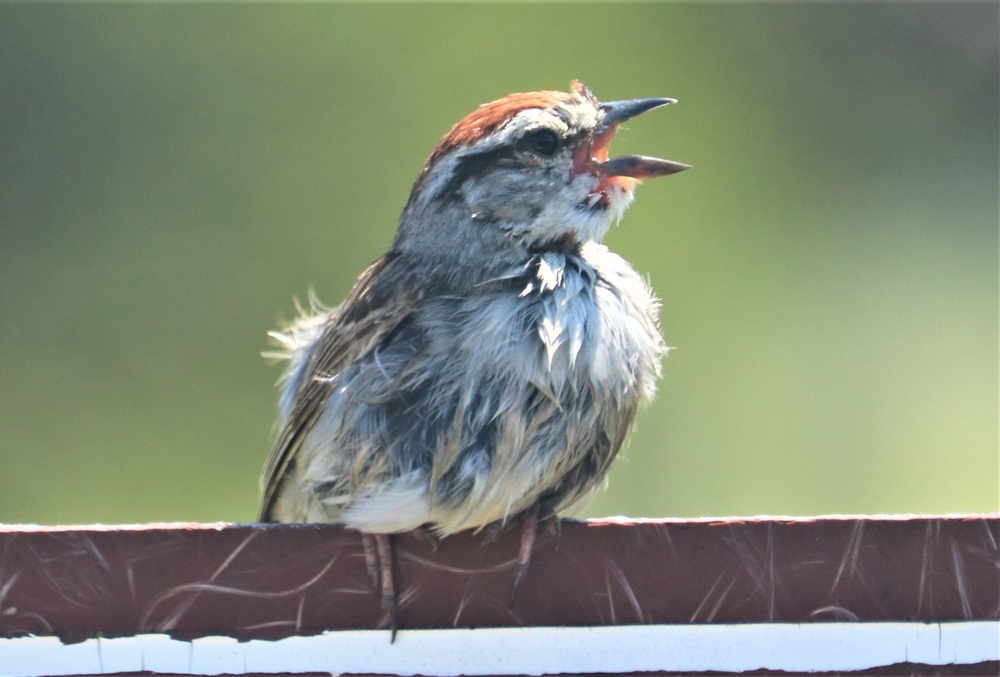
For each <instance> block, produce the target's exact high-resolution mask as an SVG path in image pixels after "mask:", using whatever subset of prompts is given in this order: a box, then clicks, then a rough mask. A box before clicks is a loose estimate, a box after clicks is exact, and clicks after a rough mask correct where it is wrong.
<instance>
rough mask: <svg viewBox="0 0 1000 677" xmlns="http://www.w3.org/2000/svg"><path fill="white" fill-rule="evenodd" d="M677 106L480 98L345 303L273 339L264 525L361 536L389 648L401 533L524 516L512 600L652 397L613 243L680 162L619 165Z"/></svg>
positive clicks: (653, 355)
mask: <svg viewBox="0 0 1000 677" xmlns="http://www.w3.org/2000/svg"><path fill="white" fill-rule="evenodd" d="M672 103H676V100H674V99H670V98H642V99H628V100H620V101H611V102H603V103H602V102H601V101H599V100H598V99H597V97H596V96H595V95H594V94H593V92H591V90H590V89H589V88H588V87H587V86H586V85H584V84H582V83H581V82H579V81H573V82H572V83H571V86H570V90H569V91H558V90H542V91H533V92H521V93H515V94H510V95H508V96H505V97H503V98H500V99H497V100H495V101H492V102H490V103H486V104H483V105H481V106H479V107H478V108H477V109H475V110H474V111H473V112H471V113H470V114H468V115H467V116H465V117H464V118H462V119H461V120H459V121H458V122H457V123H455V124H454V125H453V126H452V127H451V129H450V130H449V131H448V132H447V133H446V134H445V135H444V137H443V138H441V140H440V141H439V142H438V144H437V145H436V146H435V147H434V149H433V150H432V152H431V153H430V155H429V157H428V158H427V160H426V162H425V163H424V165H423V167H422V169H421V171H420V173H419V175H418V176H417V179H416V181H415V183H414V185H413V188H412V190H411V192H410V194H409V198H408V199H407V201H406V203H405V206H404V207H403V210H402V215H401V217H400V219H399V223H398V228H397V231H396V235H395V238H394V240H393V242H392V245H391V246H390V248H389V250H388V251H387V252H386V253H385V254H384V255H383V256H381V257H380V258H379V259H378V260H376V261H375V262H374V263H373V264H372V265H371V266H370V267H369V268H368V269H367V270H365V271H364V272H363V273H362V274H361V275H360V277H358V279H357V281H356V282H355V284H354V286H353V288H352V289H351V291H350V293H349V294H348V295H347V297H346V299H345V300H344V301H343V302H342V303H341V304H340V305H339V306H336V307H335V308H332V309H330V308H326V307H323V306H322V305H321V304H320V303H319V302H318V301H316V300H315V299H312V301H311V303H310V304H309V307H308V308H305V309H300V310H301V312H300V317H299V318H298V319H296V320H295V321H293V322H292V323H290V324H289V325H288V326H286V327H285V328H284V329H282V330H280V331H277V332H272V334H271V337H272V341H273V342H274V343H275V344H276V351H275V352H274V353H273V354H274V355H275V356H277V357H279V358H282V359H285V360H287V365H286V369H285V371H284V374H283V376H282V378H281V381H280V397H279V402H278V422H277V425H276V430H277V432H276V438H275V441H274V445H273V447H272V450H271V453H270V457H269V458H268V460H267V463H266V465H265V468H264V471H263V475H262V477H261V492H262V493H261V503H260V513H259V518H260V521H262V522H327V523H337V524H341V525H344V526H346V527H348V528H351V529H355V530H357V531H360V532H361V533H362V538H363V543H364V546H365V559H366V563H367V565H368V569H369V573H370V575H371V576H372V580H373V584H374V585H375V587H376V589H377V590H379V589H380V592H381V596H382V604H383V607H384V608H385V609H386V610H387V611H388V612H389V616H390V621H389V622H390V623H391V626H392V631H393V638H394V637H395V632H396V628H397V625H398V623H397V609H396V592H395V586H394V580H393V572H392V546H391V541H390V536H391V535H392V534H396V533H402V532H407V531H413V530H420V531H422V532H430V533H431V534H432V535H433V536H435V537H446V536H448V535H450V534H455V533H458V532H462V531H466V530H478V529H483V528H485V527H489V526H492V525H500V527H501V528H502V527H503V526H505V525H507V524H509V523H511V522H514V521H515V520H518V519H520V520H521V521H522V522H523V527H522V535H521V543H520V546H521V547H520V550H519V553H518V558H517V563H516V564H517V573H516V577H515V582H514V586H513V589H514V592H516V590H517V587H518V585H519V583H520V580H521V578H522V577H523V575H524V572H525V570H526V569H527V565H528V562H529V560H530V557H531V552H532V549H533V546H534V541H535V533H536V529H537V524H538V522H539V520H540V519H543V518H547V517H549V516H553V515H557V514H559V513H563V512H567V511H571V510H572V509H574V508H576V507H579V506H581V505H582V504H584V503H585V502H587V500H588V499H590V498H591V497H592V496H593V495H594V493H595V492H596V491H597V490H598V488H599V487H600V486H601V485H602V483H603V480H604V478H605V475H606V473H607V472H608V469H609V467H610V465H611V463H612V460H613V459H614V458H615V456H616V455H617V453H618V451H619V449H620V448H621V447H622V445H623V442H624V441H625V439H626V436H627V434H628V433H629V431H630V429H631V428H632V426H633V423H634V421H635V418H636V413H637V410H638V408H639V406H640V404H642V403H644V402H646V401H648V400H650V399H651V398H652V397H653V395H654V393H655V391H656V386H657V381H658V379H659V378H660V374H661V360H662V358H663V357H664V355H665V354H666V352H667V350H668V348H667V346H666V344H665V342H664V339H663V338H662V335H661V332H660V325H659V317H658V316H659V307H660V304H659V301H658V299H657V297H656V296H655V294H654V292H653V291H652V290H651V288H650V286H649V284H648V283H647V282H646V281H645V280H644V278H643V277H642V276H641V275H640V274H639V273H638V272H637V271H636V270H635V269H634V268H633V267H632V266H631V265H630V264H629V263H628V262H627V261H626V260H625V259H624V258H622V257H620V256H618V255H617V254H615V253H613V252H612V251H610V250H609V249H608V248H607V247H606V246H605V245H604V244H602V239H603V238H604V236H605V234H606V233H607V232H608V230H609V229H610V228H611V226H612V225H613V224H614V223H616V222H617V221H618V220H620V219H621V217H622V215H623V213H624V212H625V210H626V209H627V208H628V206H629V205H630V204H631V203H632V200H633V197H634V194H635V188H636V186H637V185H638V184H639V183H640V182H641V181H643V180H644V179H651V178H654V177H659V176H665V175H669V174H674V173H677V172H680V171H683V170H685V169H688V168H689V165H686V164H683V163H679V162H674V161H670V160H663V159H659V158H654V157H647V156H642V155H624V156H619V157H615V158H610V157H609V145H610V143H611V141H612V139H613V137H614V136H615V133H616V132H617V130H618V129H619V128H620V126H621V124H622V123H623V122H625V121H626V120H629V119H631V118H633V117H635V116H637V115H639V114H641V113H645V112H647V111H649V110H652V109H654V108H658V107H661V106H665V105H667V104H672ZM512 601H513V597H512Z"/></svg>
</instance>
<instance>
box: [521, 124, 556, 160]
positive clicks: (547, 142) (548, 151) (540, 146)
mask: <svg viewBox="0 0 1000 677" xmlns="http://www.w3.org/2000/svg"><path fill="white" fill-rule="evenodd" d="M523 142H524V145H525V147H526V148H527V149H528V150H530V151H531V152H532V153H535V154H536V155H543V156H546V157H548V156H550V155H552V154H553V153H555V152H556V149H557V148H559V135H557V134H556V133H555V132H553V131H552V130H551V129H536V130H535V131H533V132H528V133H527V134H525V135H524V139H523Z"/></svg>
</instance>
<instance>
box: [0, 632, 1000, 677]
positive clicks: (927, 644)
mask: <svg viewBox="0 0 1000 677" xmlns="http://www.w3.org/2000/svg"><path fill="white" fill-rule="evenodd" d="M995 660H1000V621H962V622H954V623H802V624H791V623H748V624H738V625H635V626H612V627H588V628H565V627H560V628H539V627H531V628H490V629H480V630H402V631H400V633H399V635H398V636H397V638H396V642H395V644H390V643H389V633H388V631H378V630H352V631H342V632H328V633H326V634H323V635H317V636H312V637H289V638H287V639H282V640H278V641H274V642H266V641H260V640H254V641H250V642H238V641H237V640H235V639H231V638H228V637H203V638H199V639H196V640H194V641H192V642H187V641H181V640H175V639H171V638H170V637H168V636H166V635H139V636H136V637H121V638H115V639H91V640H87V641H85V642H80V643H78V644H68V645H67V644H63V643H62V642H61V641H60V640H58V639H56V638H52V637H22V638H14V639H0V675H3V676H5V677H40V676H42V675H74V674H95V675H99V674H110V673H115V672H126V671H141V670H149V671H154V672H172V673H177V674H182V675H217V674H233V675H239V674H245V673H265V674H267V673H278V672H286V673H296V672H332V673H338V672H361V673H387V674H398V675H412V674H422V675H456V674H462V675H496V674H525V675H545V674H557V673H568V672H570V673H588V672H601V673H609V674H615V673H622V672H643V671H655V670H674V671H679V672H681V671H683V672H696V671H701V670H720V671H731V672H740V671H745V670H756V669H762V668H763V669H768V670H788V671H803V672H808V671H834V670H863V669H866V668H875V667H881V666H886V665H893V664H896V663H903V662H907V661H909V662H913V663H924V664H928V665H948V664H965V665H968V664H976V663H981V662H984V661H995Z"/></svg>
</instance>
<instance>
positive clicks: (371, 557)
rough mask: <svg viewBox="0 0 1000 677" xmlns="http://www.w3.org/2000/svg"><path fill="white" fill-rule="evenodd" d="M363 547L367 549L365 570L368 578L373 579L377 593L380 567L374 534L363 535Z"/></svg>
mask: <svg viewBox="0 0 1000 677" xmlns="http://www.w3.org/2000/svg"><path fill="white" fill-rule="evenodd" d="M361 546H362V547H363V548H364V549H365V568H366V569H367V570H368V577H369V578H370V579H372V585H373V586H375V592H378V591H379V584H378V579H379V566H378V551H377V550H376V548H375V536H374V535H373V534H366V533H362V534H361Z"/></svg>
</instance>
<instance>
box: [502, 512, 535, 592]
mask: <svg viewBox="0 0 1000 677" xmlns="http://www.w3.org/2000/svg"><path fill="white" fill-rule="evenodd" d="M540 512H541V511H540V509H539V507H538V506H537V505H534V506H532V507H530V508H528V509H527V510H525V511H524V512H523V513H521V549H520V550H519V551H518V553H517V561H516V563H515V564H514V586H513V587H512V588H511V591H510V601H509V602H508V603H507V606H509V607H512V606H514V600H515V599H516V598H517V590H518V588H520V587H521V581H522V580H523V579H524V574H526V573H527V571H528V564H530V563H531V553H532V552H533V551H534V549H535V537H536V536H537V535H538V517H539V513H540Z"/></svg>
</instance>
